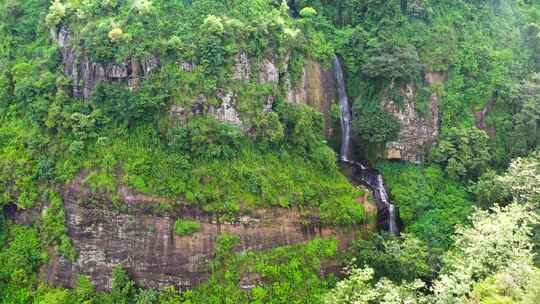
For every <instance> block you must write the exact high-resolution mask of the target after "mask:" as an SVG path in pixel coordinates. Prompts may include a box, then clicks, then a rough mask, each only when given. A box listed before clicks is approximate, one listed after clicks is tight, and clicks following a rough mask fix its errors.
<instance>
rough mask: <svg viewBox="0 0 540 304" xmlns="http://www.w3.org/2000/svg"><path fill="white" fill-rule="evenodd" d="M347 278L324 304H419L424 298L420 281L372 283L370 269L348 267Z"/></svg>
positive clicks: (383, 280) (385, 280)
mask: <svg viewBox="0 0 540 304" xmlns="http://www.w3.org/2000/svg"><path fill="white" fill-rule="evenodd" d="M345 273H346V274H347V275H348V278H347V279H345V280H343V281H340V282H338V283H337V285H336V287H335V288H334V289H333V290H332V291H331V292H329V293H328V294H326V295H325V296H324V297H323V303H324V304H371V303H387V304H394V303H395V304H398V303H408V304H420V303H426V298H425V297H424V296H423V295H422V294H421V293H420V290H421V289H422V288H424V287H425V285H424V283H423V282H422V281H419V280H417V281H414V282H412V283H406V284H401V285H396V284H395V283H393V282H392V281H390V280H388V279H381V280H380V281H378V282H375V281H374V278H373V274H374V271H373V269H372V268H369V267H365V268H363V269H360V268H356V267H349V268H347V269H346V270H345Z"/></svg>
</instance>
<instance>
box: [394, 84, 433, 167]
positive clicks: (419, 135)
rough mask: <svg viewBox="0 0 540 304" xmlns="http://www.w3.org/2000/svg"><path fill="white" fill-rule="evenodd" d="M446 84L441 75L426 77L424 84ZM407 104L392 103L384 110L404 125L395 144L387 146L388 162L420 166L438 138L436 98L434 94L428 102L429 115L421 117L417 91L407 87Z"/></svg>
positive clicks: (427, 113)
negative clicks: (402, 161) (416, 100)
mask: <svg viewBox="0 0 540 304" xmlns="http://www.w3.org/2000/svg"><path fill="white" fill-rule="evenodd" d="M443 80H444V75H443V74H441V73H427V74H426V76H425V83H426V85H428V86H431V85H435V84H436V83H437V82H441V81H443ZM401 91H402V95H403V96H404V100H403V102H402V103H400V104H398V103H397V102H395V101H392V100H389V101H387V102H386V103H385V109H386V110H387V111H388V112H390V113H392V114H393V115H394V117H396V118H397V120H398V121H399V122H400V123H401V130H400V132H399V135H398V138H397V139H396V140H395V141H392V142H389V143H387V144H386V151H385V157H386V158H387V159H399V160H406V161H410V162H413V163H421V162H422V161H423V160H424V157H425V154H426V152H427V150H429V148H430V147H431V146H432V145H433V144H434V143H435V141H436V140H437V137H438V136H439V128H440V113H439V111H440V110H439V100H438V96H437V94H435V93H433V94H432V95H431V96H429V98H428V100H427V104H428V105H427V111H426V113H423V114H420V113H418V111H417V110H416V107H415V95H416V88H415V86H414V85H413V84H407V85H405V86H404V87H402V88H401Z"/></svg>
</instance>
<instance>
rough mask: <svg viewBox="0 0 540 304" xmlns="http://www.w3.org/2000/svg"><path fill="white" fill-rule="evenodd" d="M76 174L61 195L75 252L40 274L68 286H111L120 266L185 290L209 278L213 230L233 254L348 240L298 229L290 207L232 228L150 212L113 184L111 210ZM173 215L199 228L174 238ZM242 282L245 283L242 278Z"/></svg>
mask: <svg viewBox="0 0 540 304" xmlns="http://www.w3.org/2000/svg"><path fill="white" fill-rule="evenodd" d="M82 180H83V175H80V176H78V177H77V178H76V179H75V180H74V181H73V182H72V183H69V184H67V185H66V186H65V187H64V189H63V191H62V196H63V199H64V209H65V216H66V225H67V228H68V234H69V236H70V238H71V240H72V241H73V244H74V246H75V248H76V249H77V251H78V254H79V255H78V259H77V260H76V261H75V262H74V263H72V262H70V261H69V260H67V259H66V258H64V257H62V256H58V255H52V257H51V258H50V260H49V263H48V264H47V265H45V266H44V267H43V268H42V270H41V276H42V278H43V279H44V280H46V281H47V282H49V283H50V284H54V285H61V286H68V287H72V286H73V285H74V283H75V281H76V278H77V275H78V274H82V275H86V276H88V277H89V278H90V279H91V280H92V281H93V283H94V284H95V285H96V287H97V289H99V290H109V289H110V288H111V275H112V271H113V270H114V267H115V266H117V265H122V266H123V267H124V268H125V269H126V270H127V271H128V272H129V273H130V275H131V276H132V277H133V279H135V280H136V281H137V282H138V283H139V284H142V285H144V286H146V287H154V288H157V287H163V286H170V285H172V286H176V287H177V288H179V289H184V290H185V289H187V288H191V287H194V286H196V285H198V284H199V283H201V282H204V281H205V280H206V279H207V278H208V275H209V262H210V261H211V260H212V258H213V255H214V250H215V246H216V239H217V237H218V235H219V234H221V233H230V234H234V235H237V236H239V237H240V242H239V244H238V246H237V247H236V248H235V250H236V251H239V252H242V251H248V250H255V251H262V250H269V249H272V248H275V247H279V246H285V245H291V244H296V243H299V242H305V241H308V240H311V239H313V238H315V237H321V238H328V237H334V236H335V237H337V239H338V240H339V241H340V246H341V248H342V249H344V248H346V247H347V246H348V242H349V241H350V240H353V239H354V238H355V234H356V233H355V231H354V228H350V230H340V229H330V228H319V227H315V226H306V225H305V222H303V221H302V220H301V218H300V214H299V212H296V211H294V210H291V209H278V208H276V209H266V210H258V211H256V212H255V213H254V214H250V215H249V216H243V217H241V218H240V219H239V221H238V222H235V223H220V222H219V221H218V220H217V219H216V218H215V216H211V215H209V214H206V213H203V212H201V211H200V210H198V209H197V208H193V207H182V208H175V212H174V213H163V212H159V211H158V210H157V209H156V206H159V203H160V202H163V199H160V198H156V197H150V196H147V195H143V194H140V193H135V192H132V191H130V190H129V189H127V188H126V187H120V188H119V190H118V193H117V194H118V196H119V197H120V199H121V200H122V202H123V203H124V204H123V205H122V206H115V205H113V204H112V203H111V200H110V199H109V198H108V197H107V196H106V195H103V194H96V193H94V192H92V190H91V189H89V188H87V187H85V186H84V185H83V182H82ZM10 213H11V215H12V216H13V217H14V218H15V219H16V221H17V222H18V223H20V224H30V223H31V222H33V221H37V220H39V218H40V214H41V210H39V209H31V210H25V211H12V212H10ZM178 217H182V218H190V219H195V220H197V221H199V222H200V223H201V229H200V231H199V232H196V233H194V234H193V235H190V236H177V235H176V234H175V233H174V222H175V219H176V218H178ZM243 282H245V283H246V284H248V285H249V278H245V279H243Z"/></svg>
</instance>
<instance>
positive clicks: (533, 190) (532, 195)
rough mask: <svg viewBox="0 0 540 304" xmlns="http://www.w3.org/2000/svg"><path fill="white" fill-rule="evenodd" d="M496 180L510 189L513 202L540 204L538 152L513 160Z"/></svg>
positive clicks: (539, 160)
mask: <svg viewBox="0 0 540 304" xmlns="http://www.w3.org/2000/svg"><path fill="white" fill-rule="evenodd" d="M497 180H498V181H499V182H501V183H503V184H504V185H505V186H506V187H508V188H509V189H510V192H511V193H512V196H513V197H514V199H515V200H518V201H520V202H525V203H526V202H536V203H540V151H537V152H534V153H532V154H531V155H530V156H529V157H524V158H522V157H520V158H517V159H515V160H513V161H512V163H511V164H510V167H509V168H508V170H507V172H506V173H505V174H504V175H503V176H500V177H499V178H498V179H497Z"/></svg>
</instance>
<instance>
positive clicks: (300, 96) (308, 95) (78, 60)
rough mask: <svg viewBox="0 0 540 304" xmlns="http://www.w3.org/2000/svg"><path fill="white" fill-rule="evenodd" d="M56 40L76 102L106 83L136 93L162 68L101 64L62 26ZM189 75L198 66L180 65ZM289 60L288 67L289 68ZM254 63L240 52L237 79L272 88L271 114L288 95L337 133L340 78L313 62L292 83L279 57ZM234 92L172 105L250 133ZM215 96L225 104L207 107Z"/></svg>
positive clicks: (176, 111) (154, 63)
mask: <svg viewBox="0 0 540 304" xmlns="http://www.w3.org/2000/svg"><path fill="white" fill-rule="evenodd" d="M51 36H52V39H53V40H54V41H55V42H56V43H57V44H58V45H59V46H60V51H61V54H62V60H63V63H64V73H65V74H66V76H68V77H70V78H71V79H72V86H71V88H70V93H71V95H72V96H74V97H76V98H82V99H85V100H88V99H90V97H91V96H92V92H93V90H94V89H95V87H96V86H97V84H98V83H100V82H125V83H127V85H128V86H129V87H130V88H131V89H136V88H137V86H138V83H139V80H140V79H141V78H143V77H144V76H147V75H149V74H150V73H152V72H153V71H154V70H157V69H158V68H159V66H160V60H159V58H157V57H148V58H146V59H145V60H136V59H134V58H128V59H126V60H124V62H122V63H96V62H94V61H93V60H92V59H91V58H90V56H89V55H88V54H85V53H84V52H82V53H80V54H79V53H78V51H77V49H76V47H75V45H74V44H75V43H76V42H74V41H72V35H71V34H70V33H69V32H68V31H67V30H66V29H65V28H61V29H60V30H59V31H58V32H52V33H51ZM179 64H180V66H181V67H182V69H183V70H184V71H186V72H191V71H193V69H194V68H195V64H194V63H191V62H181V63H179ZM287 65H288V63H287V62H285V63H284V66H285V67H286V66H287ZM253 66H254V64H253V63H252V60H251V59H250V58H249V57H248V55H247V54H246V53H243V52H241V53H239V54H238V55H237V56H236V57H235V65H234V67H233V71H232V72H233V74H232V80H234V81H236V82H238V83H240V84H242V83H243V84H247V83H248V82H250V81H251V80H255V81H256V82H257V83H259V84H263V85H268V86H270V87H272V88H273V89H272V91H273V92H274V93H272V94H271V95H269V96H268V97H267V101H266V104H265V105H264V109H263V110H265V111H270V110H271V108H272V104H273V102H274V101H275V100H276V98H277V97H278V95H279V94H280V92H282V91H284V97H285V98H286V100H288V101H290V102H292V103H299V104H305V105H309V106H312V107H314V108H315V109H317V110H319V111H320V112H321V113H323V115H324V119H325V126H326V128H325V133H326V136H327V137H330V136H331V135H332V132H333V130H332V124H331V121H330V106H331V105H332V103H334V102H336V89H335V78H334V76H333V75H334V73H333V71H332V69H324V68H323V67H322V66H321V65H320V63H319V62H317V61H314V60H308V61H307V63H306V65H305V66H304V69H303V71H302V74H301V77H300V79H299V80H297V81H295V82H294V84H292V85H291V82H292V81H291V79H290V77H289V75H288V74H287V73H286V72H282V71H280V69H279V67H278V66H279V63H278V60H277V58H275V56H274V55H269V56H267V57H266V58H264V59H263V60H262V62H260V63H258V64H257V69H256V71H253ZM237 93H238V92H236V91H235V90H234V89H231V88H226V87H224V88H220V89H219V90H217V92H216V94H215V96H204V95H200V96H197V97H195V98H194V100H193V102H192V105H191V106H189V107H184V106H180V105H172V107H171V114H173V116H174V117H176V119H178V120H180V121H185V120H186V119H187V117H189V116H191V115H197V114H201V113H207V114H208V115H210V116H212V117H214V118H216V119H218V120H220V121H224V122H229V123H231V124H234V125H236V126H238V127H240V128H242V129H247V128H248V126H247V125H246V123H245V121H244V120H243V118H242V114H241V113H240V112H239V111H238V96H237ZM209 98H216V99H218V100H219V101H220V104H219V105H217V106H215V105H207V100H208V99H209Z"/></svg>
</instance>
